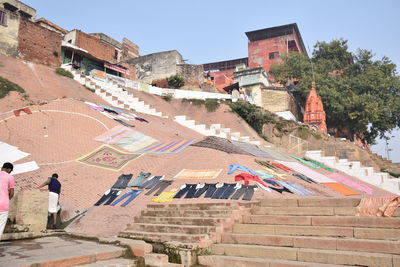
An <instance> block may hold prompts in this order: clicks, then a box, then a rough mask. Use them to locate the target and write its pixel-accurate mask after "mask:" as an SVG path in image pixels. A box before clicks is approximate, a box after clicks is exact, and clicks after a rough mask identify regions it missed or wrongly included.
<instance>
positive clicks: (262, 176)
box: [255, 170, 274, 179]
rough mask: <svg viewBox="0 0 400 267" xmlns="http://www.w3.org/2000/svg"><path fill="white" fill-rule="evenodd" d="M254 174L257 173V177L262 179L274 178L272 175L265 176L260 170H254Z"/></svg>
mask: <svg viewBox="0 0 400 267" xmlns="http://www.w3.org/2000/svg"><path fill="white" fill-rule="evenodd" d="M255 172H256V173H257V176H259V177H260V178H262V179H269V178H273V177H274V176H273V175H272V174H267V173H265V172H264V171H262V170H255Z"/></svg>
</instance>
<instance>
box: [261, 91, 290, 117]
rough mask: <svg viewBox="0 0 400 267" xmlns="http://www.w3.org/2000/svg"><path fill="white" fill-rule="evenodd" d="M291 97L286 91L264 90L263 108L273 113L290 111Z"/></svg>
mask: <svg viewBox="0 0 400 267" xmlns="http://www.w3.org/2000/svg"><path fill="white" fill-rule="evenodd" d="M290 101H291V98H290V95H289V93H288V92H287V91H286V90H279V89H276V90H275V89H263V90H262V106H263V108H264V109H266V110H268V111H271V112H279V111H286V110H290Z"/></svg>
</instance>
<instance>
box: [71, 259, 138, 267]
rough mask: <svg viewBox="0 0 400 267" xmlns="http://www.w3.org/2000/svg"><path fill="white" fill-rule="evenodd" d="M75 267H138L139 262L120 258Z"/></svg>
mask: <svg viewBox="0 0 400 267" xmlns="http://www.w3.org/2000/svg"><path fill="white" fill-rule="evenodd" d="M63 266H64V265H63ZM75 266H76V267H136V266H137V260H136V259H125V258H118V259H111V260H104V261H96V262H94V263H89V264H83V265H75Z"/></svg>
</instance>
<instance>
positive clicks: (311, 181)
mask: <svg viewBox="0 0 400 267" xmlns="http://www.w3.org/2000/svg"><path fill="white" fill-rule="evenodd" d="M292 175H293V176H294V177H296V178H298V179H301V180H303V181H305V182H307V183H310V184H311V183H314V184H316V182H315V181H314V180H313V179H311V178H310V177H307V176H305V175H304V174H300V173H293V174H292Z"/></svg>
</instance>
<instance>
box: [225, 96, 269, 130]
mask: <svg viewBox="0 0 400 267" xmlns="http://www.w3.org/2000/svg"><path fill="white" fill-rule="evenodd" d="M229 106H230V108H231V110H232V111H233V112H236V113H237V114H238V115H239V116H240V117H242V118H243V119H244V120H245V121H246V122H247V123H248V124H249V125H250V126H251V127H252V128H253V129H254V130H255V131H256V132H257V133H258V134H262V130H263V126H264V124H266V123H276V119H275V116H274V115H273V114H271V113H269V112H266V111H265V110H263V109H262V108H260V107H258V106H256V105H252V104H250V103H247V102H240V101H239V102H234V103H230V104H229Z"/></svg>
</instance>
